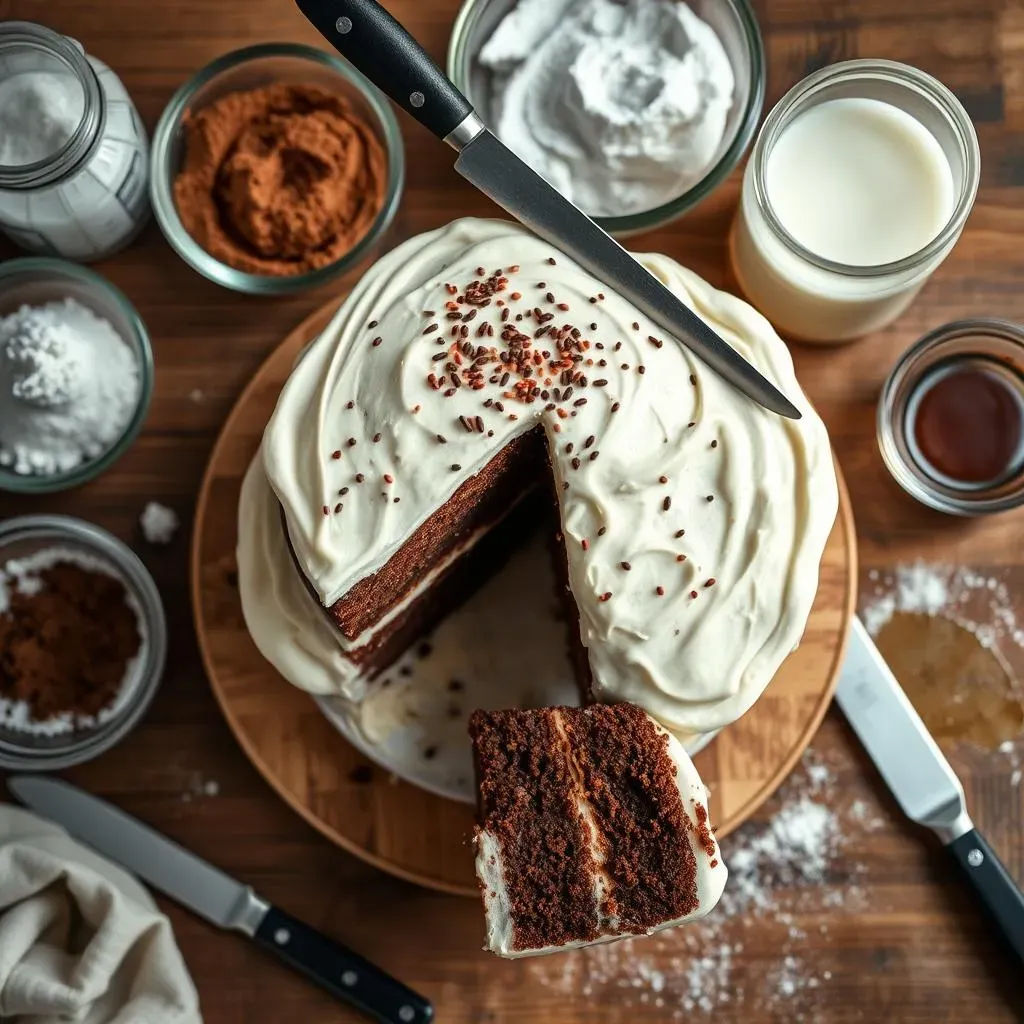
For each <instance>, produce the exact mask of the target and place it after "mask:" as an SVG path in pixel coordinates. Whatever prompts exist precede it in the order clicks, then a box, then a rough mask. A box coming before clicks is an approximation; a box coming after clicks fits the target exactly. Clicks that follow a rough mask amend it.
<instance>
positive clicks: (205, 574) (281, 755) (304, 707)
mask: <svg viewBox="0 0 1024 1024" xmlns="http://www.w3.org/2000/svg"><path fill="white" fill-rule="evenodd" d="M337 306H338V300H334V301H332V302H331V303H329V304H328V305H327V306H325V307H324V308H323V309H321V310H319V311H317V312H316V313H314V314H313V315H312V316H310V317H309V318H308V319H306V320H305V321H304V322H303V323H302V324H300V325H299V326H298V327H297V328H296V329H295V330H294V331H293V332H292V333H291V334H290V335H289V336H288V337H287V338H286V339H285V340H284V341H283V342H282V344H281V345H280V346H279V347H278V348H277V349H276V350H275V351H274V352H273V353H272V354H271V355H270V357H269V358H268V359H267V360H266V362H264V364H263V365H262V366H261V367H260V369H259V370H258V371H257V373H256V375H255V376H254V377H253V379H252V381H251V382H250V384H249V386H248V387H247V388H246V389H245V391H244V392H243V393H242V396H241V397H240V398H239V400H238V402H237V403H236V405H235V408H234V409H233V410H232V412H231V415H230V416H229V417H228V419H227V422H226V423H225V424H224V428H223V430H222V431H221V434H220V437H219V438H218V439H217V443H216V445H215V446H214V449H213V454H212V455H211V457H210V462H209V465H208V467H207V470H206V475H205V478H204V480H203V485H202V488H201V490H200V494H199V501H198V505H197V508H196V522H195V531H194V533H193V539H192V605H193V609H194V614H195V622H196V632H197V633H198V636H199V644H200V648H201V650H202V655H203V662H204V664H205V666H206V671H207V674H208V676H209V678H210V684H211V686H212V687H213V691H214V694H215V695H216V697H217V700H218V701H219V702H220V706H221V709H222V710H223V712H224V716H225V718H227V721H228V725H229V726H230V727H231V729H232V731H233V732H234V734H235V736H236V738H237V739H238V742H239V743H240V744H241V746H242V749H243V750H244V751H245V753H246V754H247V755H248V757H249V759H250V760H251V761H252V763H253V764H254V765H255V766H256V768H257V769H258V770H259V771H260V772H261V773H262V775H263V776H264V778H265V779H266V780H267V781H268V782H269V783H270V784H271V786H273V787H274V789H275V790H276V791H277V792H278V794H279V795H280V796H281V797H282V798H283V799H284V800H286V801H287V802H288V803H289V804H290V805H291V806H292V807H293V808H294V809H295V810H296V811H297V812H298V813H299V814H301V815H302V817H303V818H305V819H306V821H308V822H309V823H310V824H311V825H312V826H313V827H314V828H316V829H318V830H319V831H320V832H322V833H323V834H324V835H325V836H326V837H327V838H329V839H331V840H332V841H333V842H335V843H337V844H338V845H339V846H341V847H343V848H344V849H346V850H348V851H350V852H351V853H354V854H356V855H357V856H359V857H362V858H363V859H364V860H367V861H369V862H370V863H372V864H375V865H376V866H377V867H379V868H382V869H383V870H385V871H390V872H391V873H392V874H395V875H399V876H400V877H402V878H406V879H408V880H410V881H413V882H418V883H420V884H422V885H427V886H431V887H432V888H435V889H441V890H444V891H446V892H452V893H459V894H463V895H476V892H477V887H476V881H475V876H474V874H473V857H472V853H471V851H470V847H469V843H468V839H469V836H470V833H471V831H472V827H473V815H472V809H471V808H470V807H468V806H466V805H465V804H461V803H456V802H455V801H453V800H447V799H444V798H443V797H439V796H435V795H433V794H431V793H428V792H427V791H426V790H423V789H420V788H419V787H417V786H414V785H411V784H409V783H406V782H402V781H395V780H394V779H393V778H392V777H390V776H389V774H388V773H387V772H386V771H384V770H382V769H380V768H378V767H376V766H372V767H371V766H369V765H368V762H367V760H366V758H365V757H364V755H363V754H361V753H360V752H359V751H357V750H356V749H355V747H353V746H351V745H350V744H349V743H348V742H346V740H345V739H344V738H343V737H342V736H341V735H340V734H339V733H338V732H337V731H336V729H335V728H334V727H333V726H332V725H331V723H330V722H329V721H328V720H327V718H326V717H325V716H324V715H323V713H322V712H321V710H320V709H319V707H318V706H317V704H316V702H315V701H314V700H313V698H312V697H311V696H310V695H309V694H307V693H303V692H302V691H300V690H297V689H295V687H293V686H292V685H291V684H290V683H288V682H286V681H285V680H284V679H283V678H282V677H281V676H280V675H278V673H277V672H276V670H275V669H274V668H273V667H272V666H271V665H270V664H269V663H268V662H266V661H264V659H263V657H262V656H261V655H260V653H259V651H258V650H257V649H256V646H255V644H254V643H253V642H252V640H251V638H250V637H249V633H248V631H247V630H246V627H245V621H244V619H243V618H242V608H241V604H240V601H239V595H238V585H237V570H236V563H235V545H236V543H237V527H236V518H237V514H238V496H239V489H240V487H241V484H242V478H243V476H244V475H245V471H246V469H247V468H248V466H249V462H250V460H251V459H252V456H253V455H254V454H255V452H256V450H257V448H258V447H259V444H260V438H261V437H262V434H263V428H264V427H265V426H266V423H267V420H268V419H269V418H270V415H271V413H272V412H273V409H274V405H275V403H276V401H277V396H278V393H279V391H280V389H281V387H282V386H283V384H284V382H285V380H286V379H287V377H288V374H289V373H290V372H291V368H292V365H293V364H294V362H295V358H296V356H297V355H298V353H299V351H300V350H301V349H302V347H303V346H304V345H305V344H306V343H307V342H308V341H310V340H311V339H312V338H314V337H315V336H316V335H317V334H318V333H319V332H320V331H321V330H322V329H323V328H324V326H325V325H326V324H327V322H328V320H329V319H330V317H331V315H332V314H333V313H334V311H335V310H336V309H337ZM839 490H840V501H839V517H838V519H837V520H836V524H835V526H834V527H833V530H832V534H831V536H830V537H829V540H828V544H827V546H826V548H825V554H824V557H823V559H822V565H821V581H820V585H819V588H818V594H817V597H816V599H815V602H814V608H813V610H812V611H811V616H810V619H809V621H808V623H807V629H806V631H805V633H804V638H803V641H802V643H801V645H800V647H799V648H798V650H796V651H795V652H794V653H793V654H792V655H790V657H789V658H788V659H787V660H786V662H785V663H784V664H783V666H782V668H781V669H780V671H779V672H778V674H777V675H776V677H775V679H773V680H772V682H771V684H770V685H769V687H768V689H767V690H766V691H765V693H764V695H763V696H762V697H761V699H760V700H759V701H758V703H757V704H756V705H755V706H754V708H753V709H752V710H751V711H749V712H748V713H747V714H746V715H744V717H743V718H741V719H740V720H739V721H738V722H734V723H733V724H732V725H730V726H728V727H727V728H726V729H724V730H722V732H720V733H719V734H718V736H716V737H715V739H714V740H713V742H711V743H710V744H709V745H708V746H707V747H706V748H705V749H704V750H702V751H701V752H700V753H699V754H698V755H697V756H696V757H695V759H694V761H695V763H696V765H697V768H698V770H699V771H700V774H701V777H702V778H703V779H704V782H705V783H706V784H707V785H708V786H709V787H710V789H711V814H712V820H713V821H714V822H715V824H716V825H717V833H718V836H719V838H721V837H723V836H725V835H727V834H728V833H729V832H731V831H732V830H733V829H734V828H736V827H737V826H738V825H740V824H742V823H743V822H744V821H746V820H747V818H749V817H750V816H751V815H752V814H753V813H754V812H755V811H756V810H757V808H758V807H760V805H761V804H762V803H763V802H764V801H765V800H766V799H767V798H768V797H769V796H770V795H771V794H772V792H773V791H774V790H775V789H776V787H777V786H778V785H779V784H780V783H781V782H782V780H783V779H784V778H785V777H786V775H787V774H788V773H789V772H790V770H791V769H792V767H793V765H794V764H795V763H796V761H797V759H798V758H799V757H800V755H801V754H802V753H803V751H804V749H805V748H806V747H807V744H808V743H809V742H810V740H811V738H812V737H813V735H814V733H815V731H816V730H817V728H818V724H819V723H820V721H821V719H822V716H823V715H824V714H825V711H826V709H827V708H828V705H829V702H830V701H831V699H832V692H833V690H834V688H835V683H836V677H837V673H838V671H839V667H840V665H841V663H842V656H843V650H844V646H845V641H846V633H847V629H848V626H849V621H850V616H851V615H852V614H853V610H854V600H855V593H854V590H855V581H856V540H855V533H854V527H853V515H852V512H851V509H850V500H849V495H848V494H847V492H846V486H845V484H844V482H843V480H842V477H841V476H840V480H839ZM468 742H469V740H468V737H467V743H468Z"/></svg>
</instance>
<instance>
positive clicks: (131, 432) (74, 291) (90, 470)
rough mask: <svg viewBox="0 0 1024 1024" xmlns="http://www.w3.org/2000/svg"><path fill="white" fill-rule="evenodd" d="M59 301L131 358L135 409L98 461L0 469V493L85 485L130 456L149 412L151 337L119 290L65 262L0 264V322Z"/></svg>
mask: <svg viewBox="0 0 1024 1024" xmlns="http://www.w3.org/2000/svg"><path fill="white" fill-rule="evenodd" d="M62 299H74V300H75V301H76V302H79V303H81V304H82V305H83V306H85V307H87V308H88V309H90V310H92V312H94V313H95V314H96V315H97V316H100V317H103V319H104V320H107V321H109V322H110V324H111V326H112V327H113V328H114V330H116V331H117V333H118V334H120V335H121V337H122V338H123V339H124V341H125V344H127V345H128V346H129V347H130V348H131V349H132V351H133V352H134V353H135V356H136V359H137V361H138V364H139V384H140V387H139V400H138V404H137V405H136V407H135V412H134V413H133V414H132V416H131V418H130V419H129V420H128V422H127V424H125V428H124V431H123V432H122V433H121V436H120V437H118V438H117V439H116V440H115V441H114V443H113V444H112V445H111V446H110V447H109V448H108V449H107V450H106V451H105V452H104V453H103V454H102V455H98V456H97V457H96V458H94V459H87V460H86V461H85V462H82V463H80V464H79V465H77V466H75V467H74V468H73V469H68V470H62V471H58V472H56V473H45V474H43V473H16V472H14V470H13V469H11V468H9V467H6V466H0V491H12V492H15V493H21V494H45V493H50V492H53V491H63V490H66V489H67V488H69V487H77V486H78V485H79V484H84V483H87V482H88V481H89V480H92V479H93V478H94V477H97V476H99V475H100V473H102V472H103V471H104V470H105V469H107V468H108V467H109V466H111V465H113V463H114V462H116V461H117V460H118V459H119V458H120V457H121V456H122V455H123V454H124V453H125V452H126V451H127V450H128V448H129V446H130V445H131V443H132V442H133V441H134V440H135V438H136V436H137V435H138V433H139V431H140V430H141V429H142V424H143V421H144V420H145V418H146V413H147V412H148V410H149V401H150V398H151V397H152V394H153V352H152V349H151V348H150V344H149V333H148V332H147V331H146V327H145V325H144V324H143V322H142V319H141V318H140V317H139V314H138V313H137V312H136V311H135V307H134V306H132V304H131V303H130V302H129V301H128V300H127V299H126V298H125V296H124V295H123V294H122V293H121V292H120V291H119V290H118V289H117V288H115V287H114V286H113V285H112V284H111V283H110V282H109V281H107V280H106V279H105V278H103V277H101V276H100V275H99V274H97V273H96V272H95V271H94V270H89V269H88V268H87V267H83V266H80V265H79V264H77V263H70V262H68V261H67V260H58V259H49V258H43V257H35V256H29V257H25V258H23V259H13V260H6V261H4V262H2V263H0V317H4V316H8V315H10V314H11V313H13V312H15V311H16V310H17V309H18V308H19V307H20V306H24V305H32V306H40V305H43V304H45V303H48V302H58V301H60V300H62Z"/></svg>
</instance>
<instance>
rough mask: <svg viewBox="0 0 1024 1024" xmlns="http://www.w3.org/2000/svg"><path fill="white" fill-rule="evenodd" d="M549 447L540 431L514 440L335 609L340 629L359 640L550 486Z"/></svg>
mask: <svg viewBox="0 0 1024 1024" xmlns="http://www.w3.org/2000/svg"><path fill="white" fill-rule="evenodd" d="M550 479H551V471H550V467H549V464H548V453H547V444H546V442H545V439H544V432H543V430H542V429H541V428H540V427H536V428H535V429H533V430H531V431H528V432H527V433H525V434H523V435H521V436H519V437H517V438H514V439H513V440H512V441H510V442H509V443H508V444H507V445H506V446H505V447H504V448H502V449H501V450H500V451H499V452H498V453H497V454H496V455H495V456H494V458H493V459H491V461H490V462H489V463H488V464H487V465H486V466H485V467H484V469H483V470H481V472H479V473H477V475H476V476H473V477H470V478H469V479H468V480H467V481H466V482H465V483H464V484H462V486H461V487H459V489H458V490H457V491H456V492H455V493H454V494H453V495H452V496H451V497H450V498H449V499H448V500H447V501H446V502H445V503H444V504H443V505H442V506H441V507H440V508H439V509H437V510H436V511H435V512H434V513H433V514H432V515H431V516H430V517H429V518H428V519H427V520H426V521H425V522H424V523H423V524H422V525H421V526H420V527H419V528H418V529H417V530H416V531H415V532H414V533H413V534H412V536H410V537H409V539H408V540H407V541H406V542H405V543H404V544H403V545H402V547H401V549H400V550H399V551H397V552H396V553H395V554H394V555H393V556H392V557H391V558H390V559H389V560H388V562H387V564H386V565H384V566H383V567H382V568H381V569H379V570H378V571H377V572H375V573H373V574H372V575H371V576H367V577H365V578H364V579H362V580H360V581H359V582H358V583H357V584H356V585H355V586H353V587H352V588H351V590H349V591H348V593H347V594H345V596H344V597H342V598H340V599H339V600H338V601H336V602H335V603H334V605H333V606H332V607H331V609H330V612H331V616H332V617H333V619H334V621H335V622H336V623H337V625H338V628H339V629H340V630H341V631H342V633H343V634H344V636H345V637H346V638H347V639H349V640H356V639H357V638H358V637H359V636H360V634H362V633H363V632H364V631H365V630H367V629H370V628H372V627H373V626H374V625H375V624H376V623H377V622H379V621H380V620H381V619H382V618H383V617H384V616H385V615H387V614H388V612H389V611H390V610H391V609H392V608H393V607H394V605H395V604H396V603H397V602H398V601H399V600H401V598H402V596H403V595H404V594H407V593H409V592H410V591H411V590H413V589H415V587H416V586H417V584H419V583H420V582H421V581H422V580H423V579H425V578H426V577H427V576H428V575H429V574H430V573H431V572H432V571H433V570H434V569H435V568H436V566H437V565H438V564H439V563H441V562H443V561H444V560H445V559H446V558H447V557H449V556H450V555H451V554H452V552H454V551H456V550H457V549H458V548H459V547H460V545H463V544H465V543H466V541H467V540H468V539H469V538H471V537H472V536H473V535H474V534H475V533H478V532H482V531H486V530H489V529H491V528H492V527H493V526H494V525H495V523H497V522H498V521H500V520H501V519H502V518H504V516H505V514H506V513H507V512H508V510H509V509H510V508H511V507H512V506H513V505H514V504H515V503H516V502H517V501H519V500H520V499H521V498H522V497H523V495H525V494H527V493H528V492H530V491H531V490H534V489H535V488H537V487H538V486H540V485H545V486H548V485H549V481H550Z"/></svg>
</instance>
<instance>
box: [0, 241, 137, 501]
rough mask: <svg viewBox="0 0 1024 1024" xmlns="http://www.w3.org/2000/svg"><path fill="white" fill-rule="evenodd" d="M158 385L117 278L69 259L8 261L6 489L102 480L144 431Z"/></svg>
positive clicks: (2, 440) (2, 316) (2, 281)
mask: <svg viewBox="0 0 1024 1024" xmlns="http://www.w3.org/2000/svg"><path fill="white" fill-rule="evenodd" d="M152 389H153V356H152V352H151V349H150V344H149V335H148V334H147V332H146V328H145V326H144V325H143V323H142V320H141V319H140V318H139V315H138V313H136V312H135V309H134V308H133V307H132V305H131V303H130V302H129V301H128V300H127V299H126V298H125V297H124V295H122V294H121V292H119V291H118V290H117V289H116V288H115V287H114V286H113V285H111V284H110V283H109V282H107V281H106V280H105V279H104V278H102V277H100V275H99V274H97V273H95V271H92V270H89V269H87V268H85V267H81V266H79V265H78V264H75V263H68V262H65V261H64V260H56V259H37V258H28V259H15V260H8V261H6V262H5V263H3V264H0V490H7V491H18V492H24V493H40V492H46V491H60V490H64V489H65V488H68V487H74V486H76V485H78V484H82V483H85V482H86V481H88V480H91V479H93V477H95V476H97V475H98V474H100V473H102V472H103V470H105V469H106V468H107V467H108V466H110V465H111V463H113V462H114V461H115V460H116V459H117V458H119V457H120V456H121V455H122V454H123V453H124V452H125V451H126V450H127V448H128V446H129V445H130V444H131V443H132V441H133V440H134V439H135V437H136V435H137V434H138V432H139V430H140V428H141V427H142V422H143V420H144V419H145V417H146V411H147V409H148V407H149V400H150V395H151V393H152Z"/></svg>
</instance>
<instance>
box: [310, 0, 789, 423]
mask: <svg viewBox="0 0 1024 1024" xmlns="http://www.w3.org/2000/svg"><path fill="white" fill-rule="evenodd" d="M296 3H297V4H298V7H299V10H301V11H302V13H303V14H304V15H305V16H306V17H307V18H308V19H309V20H310V22H311V23H312V24H313V25H314V26H316V28H317V29H318V30H319V31H320V33H321V35H322V36H323V37H324V39H326V40H327V41H328V42H329V43H330V44H331V45H332V46H333V47H334V48H335V49H336V50H337V51H338V52H339V53H340V54H342V55H343V56H344V57H346V58H347V59H348V60H349V61H351V63H352V64H354V65H355V66H356V67H357V68H358V69H359V70H360V71H362V73H363V74H364V75H366V77H367V78H369V79H370V81H371V82H373V83H374V84H375V85H376V86H378V88H380V89H382V90H383V91H384V92H386V93H387V94H388V95H389V96H390V97H391V98H392V99H393V100H394V101H395V102H396V103H397V104H398V105H399V106H401V107H402V108H404V109H405V110H406V111H407V112H408V113H409V114H411V115H412V116H413V117H414V118H416V120H417V121H419V122H420V124H422V125H423V127H424V128H426V129H427V130H428V131H431V132H433V133H434V135H436V136H437V138H439V139H443V140H444V141H445V142H447V143H448V144H449V145H451V146H453V147H454V148H455V149H456V150H459V157H458V160H457V161H456V164H455V167H456V170H458V172H459V173H460V174H461V175H462V176H463V177H464V178H466V180H467V181H469V182H471V183H472V184H473V185H475V186H476V187H477V188H478V189H480V190H481V191H482V192H483V193H485V194H486V195H488V196H490V197H491V199H493V200H494V201H495V202H496V203H497V204H498V205H499V206H500V207H501V208H502V209H503V210H506V211H507V212H508V213H510V214H512V216H513V217H515V218H516V219H517V220H518V221H520V222H521V223H522V224H524V225H525V226H526V227H528V228H530V229H531V230H532V231H534V232H536V234H538V235H540V236H541V237H542V238H545V239H547V240H548V241H549V242H551V243H552V245H555V246H556V247H558V248H559V249H561V250H563V251H564V252H566V253H568V254H569V255H570V256H572V257H573V258H574V259H575V260H576V262H577V263H579V264H580V265H581V266H584V267H586V268H587V270H589V271H590V272H591V273H592V274H593V275H594V276H595V277H596V278H597V279H598V280H600V281H603V282H604V283H605V284H606V285H607V286H608V287H609V289H612V290H614V291H616V292H618V293H619V294H620V295H622V296H623V298H626V299H628V300H629V301H631V302H632V303H633V304H634V305H635V306H636V307H637V308H638V309H639V310H641V311H642V312H643V313H644V314H645V315H647V316H648V317H650V318H651V319H652V320H653V321H654V322H655V323H656V324H657V325H658V326H659V327H661V328H662V329H663V330H664V331H666V332H667V333H668V334H669V335H670V336H671V337H673V338H674V339H676V341H678V342H679V343H680V344H683V345H686V346H687V347H688V348H690V349H692V350H693V351H694V352H695V353H696V354H697V355H698V356H700V357H701V358H702V359H703V360H704V361H705V362H706V363H707V364H708V365H709V366H711V367H712V369H714V370H716V371H717V372H718V373H720V374H721V375H722V376H723V377H724V378H725V379H726V380H727V381H729V383H731V384H732V385H733V386H735V387H736V388H738V389H739V390H740V391H742V392H743V393H744V394H746V395H748V396H749V397H750V398H752V399H754V401H756V402H758V403H760V404H761V405H762V406H764V407H765V408H766V409H770V410H772V411H773V412H776V413H779V414H780V415H782V416H788V417H789V418H790V419H795V420H798V419H800V410H799V409H797V408H796V406H795V405H793V403H792V402H790V401H789V399H788V398H786V396H785V395H783V394H782V392H781V391H779V389H778V388H777V387H775V385H774V384H772V383H771V382H770V381H768V380H766V379H765V378H764V377H763V376H762V375H761V374H760V373H759V372H758V371H757V370H756V369H755V368H754V367H753V366H751V365H750V364H749V363H748V362H747V361H746V360H745V359H744V358H743V357H742V356H741V355H740V354H739V353H738V352H736V351H735V350H734V349H732V348H731V347H730V346H729V345H728V344H726V342H725V341H724V340H723V339H722V338H720V337H719V336H718V335H717V334H715V332H714V331H713V330H711V328H710V327H708V326H707V324H705V323H704V322H703V321H702V320H701V319H700V317H698V316H697V315H696V314H695V313H694V312H692V311H691V310H690V309H688V308H687V307H686V305H685V304H684V303H682V302H680V301H679V300H678V299H677V298H676V297H675V296H674V295H673V294H672V293H671V292H670V291H669V290H668V289H667V288H666V287H665V286H664V285H663V284H662V283H661V282H660V281H659V280H658V279H657V278H656V277H655V276H654V275H653V274H651V273H649V272H648V271H647V270H646V269H645V268H644V267H642V266H641V265H640V264H639V263H638V262H637V261H636V260H635V259H633V257H632V256H630V255H629V253H627V252H626V250H625V249H623V248H622V246H621V245H619V244H618V243H617V242H616V241H615V240H614V239H613V238H612V237H611V236H610V235H608V234H606V233H605V232H604V231H602V230H601V229H600V228H599V227H598V226H597V225H596V224H595V223H594V222H593V221H592V220H591V219H590V218H589V217H588V216H587V215H586V214H585V213H583V212H582V211H581V210H578V209H577V208H576V207H575V206H573V204H572V203H570V202H569V201H568V200H567V199H564V198H563V197H562V196H561V195H560V194H559V193H558V192H557V191H556V190H555V189H554V188H553V187H552V186H551V185H549V184H548V183H547V182H546V181H545V180H544V179H543V178H542V177H541V176H540V175H539V174H537V173H536V172H534V171H532V170H531V169H530V168H529V167H527V165H526V164H524V163H523V161H522V160H520V159H519V157H517V156H516V155H515V154H514V153H512V151H511V150H509V149H508V148H506V147H505V146H503V145H502V144H501V143H500V142H499V141H498V140H497V139H496V138H495V137H494V136H493V135H492V134H491V133H490V132H489V131H487V130H486V128H485V127H484V124H483V122H482V121H481V120H480V118H479V117H478V116H477V115H476V113H475V112H474V110H473V107H472V105H471V104H470V102H469V100H467V99H466V97H465V96H463V95H462V93H461V92H459V90H458V89H457V88H456V87H455V85H454V84H453V83H452V82H451V81H450V80H449V79H448V78H447V77H446V76H445V75H444V74H443V73H442V72H441V70H440V68H438V67H437V65H436V64H434V62H433V61H432V60H431V59H430V57H429V56H428V55H427V53H426V51H424V49H423V48H422V47H421V46H420V45H419V43H417V42H416V40H415V39H413V37H412V36H411V35H409V33H408V32H407V31H406V30H405V29H404V28H403V27H402V26H401V25H400V24H399V23H398V22H397V21H396V20H395V19H394V17H392V15H391V14H389V13H388V12H387V11H386V10H385V9H384V8H383V7H382V6H381V5H380V4H379V3H378V2H377V0H296Z"/></svg>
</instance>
